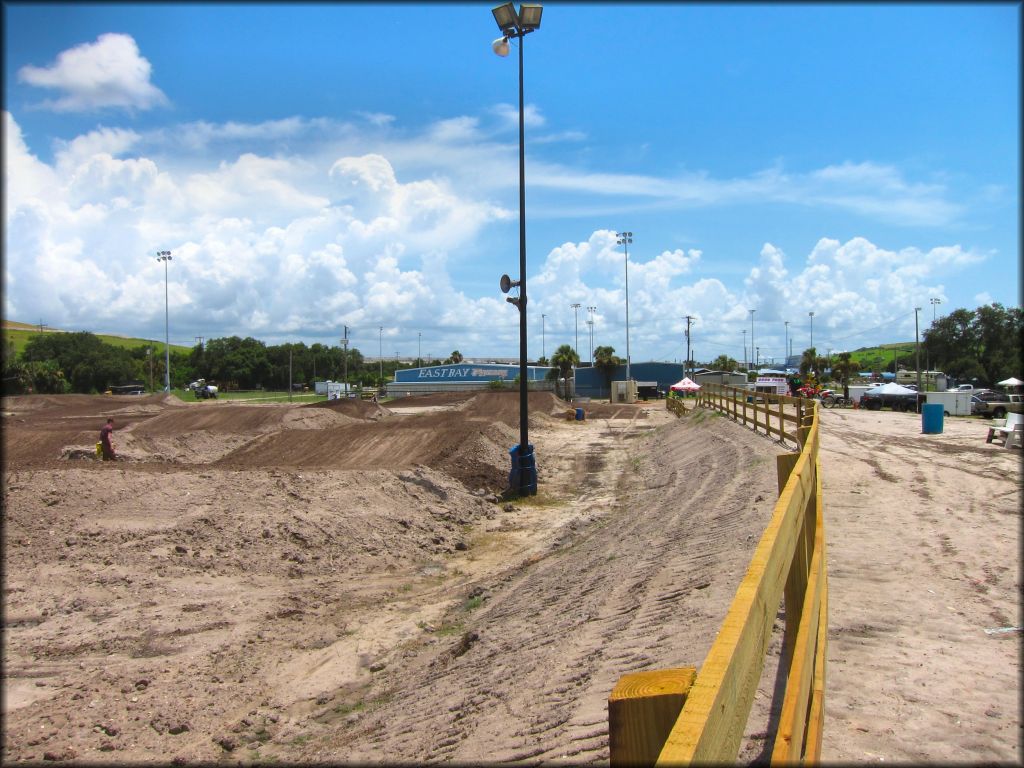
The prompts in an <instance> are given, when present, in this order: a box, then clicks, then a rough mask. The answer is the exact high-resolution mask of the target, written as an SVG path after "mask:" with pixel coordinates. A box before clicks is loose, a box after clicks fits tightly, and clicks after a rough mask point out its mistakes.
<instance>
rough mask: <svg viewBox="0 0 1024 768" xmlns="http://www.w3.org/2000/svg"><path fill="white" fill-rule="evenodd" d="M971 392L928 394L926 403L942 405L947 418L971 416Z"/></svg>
mask: <svg viewBox="0 0 1024 768" xmlns="http://www.w3.org/2000/svg"><path fill="white" fill-rule="evenodd" d="M971 394H972V393H970V392H926V393H925V402H927V403H929V404H933V403H941V405H942V410H943V411H944V412H945V415H946V416H970V415H971Z"/></svg>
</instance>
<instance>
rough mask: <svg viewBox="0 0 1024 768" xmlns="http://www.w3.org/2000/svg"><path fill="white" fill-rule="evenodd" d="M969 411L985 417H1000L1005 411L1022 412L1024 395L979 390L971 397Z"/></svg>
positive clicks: (1023, 411) (1023, 410) (1004, 414)
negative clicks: (979, 391)
mask: <svg viewBox="0 0 1024 768" xmlns="http://www.w3.org/2000/svg"><path fill="white" fill-rule="evenodd" d="M971 413H976V414H981V415H982V416H984V417H985V418H986V419H1001V418H1003V417H1004V416H1006V414H1007V413H1024V395H1004V394H1002V393H1001V392H981V393H979V394H977V395H975V396H974V397H972V398H971Z"/></svg>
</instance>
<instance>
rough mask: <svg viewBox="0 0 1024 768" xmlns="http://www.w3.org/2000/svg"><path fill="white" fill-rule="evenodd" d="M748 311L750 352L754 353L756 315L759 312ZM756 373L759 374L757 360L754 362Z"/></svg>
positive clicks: (754, 310)
mask: <svg viewBox="0 0 1024 768" xmlns="http://www.w3.org/2000/svg"><path fill="white" fill-rule="evenodd" d="M747 311H748V312H749V313H750V351H751V352H753V351H754V313H755V312H757V310H756V309H748V310H747ZM752 357H753V355H752ZM754 372H755V373H756V372H757V361H756V360H755V361H754Z"/></svg>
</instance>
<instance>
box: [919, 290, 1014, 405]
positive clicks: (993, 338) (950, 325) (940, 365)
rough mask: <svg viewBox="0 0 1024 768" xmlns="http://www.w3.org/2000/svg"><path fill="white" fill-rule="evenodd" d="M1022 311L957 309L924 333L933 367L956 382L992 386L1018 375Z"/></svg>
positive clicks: (991, 307)
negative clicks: (972, 382) (976, 382)
mask: <svg viewBox="0 0 1024 768" xmlns="http://www.w3.org/2000/svg"><path fill="white" fill-rule="evenodd" d="M1022 336H1024V312H1022V310H1021V309H1020V308H1018V307H1012V308H1010V309H1007V308H1005V307H1004V306H1003V305H1002V304H998V303H994V304H989V305H987V306H982V307H978V308H977V309H976V310H968V309H956V310H953V311H952V312H950V313H949V314H948V315H946V316H945V317H942V318H939V319H938V320H936V321H935V323H934V324H933V325H932V327H931V328H929V329H928V330H926V331H925V332H924V334H923V343H924V347H925V350H926V352H927V354H928V357H929V358H930V359H931V361H932V367H933V368H935V369H937V370H941V371H944V372H945V373H946V374H948V375H949V376H952V377H953V378H954V379H956V380H958V381H974V380H977V381H978V382H979V383H982V384H988V385H993V384H995V383H997V382H999V381H1001V380H1002V379H1005V378H1008V377H1009V376H1018V377H1019V376H1020V374H1021V370H1022V369H1021V345H1022V342H1024V338H1022Z"/></svg>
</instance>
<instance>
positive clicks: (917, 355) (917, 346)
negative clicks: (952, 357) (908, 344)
mask: <svg viewBox="0 0 1024 768" xmlns="http://www.w3.org/2000/svg"><path fill="white" fill-rule="evenodd" d="M920 311H921V308H920V307H914V367H915V368H917V391H918V392H920V391H921V336H920V329H919V326H918V324H917V314H918V312H920Z"/></svg>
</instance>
